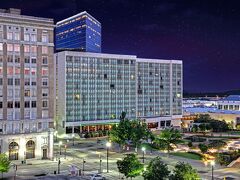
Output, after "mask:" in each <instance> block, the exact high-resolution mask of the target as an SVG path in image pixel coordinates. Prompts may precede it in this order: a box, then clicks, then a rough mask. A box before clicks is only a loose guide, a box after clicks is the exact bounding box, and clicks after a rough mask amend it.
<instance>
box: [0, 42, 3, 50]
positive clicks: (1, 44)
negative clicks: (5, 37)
mask: <svg viewBox="0 0 240 180" xmlns="http://www.w3.org/2000/svg"><path fill="white" fill-rule="evenodd" d="M0 51H3V43H0Z"/></svg>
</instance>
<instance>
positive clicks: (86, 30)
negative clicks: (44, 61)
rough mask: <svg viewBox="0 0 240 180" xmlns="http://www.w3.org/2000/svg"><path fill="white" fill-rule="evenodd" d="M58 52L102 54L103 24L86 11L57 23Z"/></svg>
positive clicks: (56, 39)
mask: <svg viewBox="0 0 240 180" xmlns="http://www.w3.org/2000/svg"><path fill="white" fill-rule="evenodd" d="M55 31H56V32H55V36H56V37H55V48H56V51H62V50H76V51H84V52H96V53H100V52H101V23H100V22H98V21H97V20H96V19H95V18H94V17H92V16H91V15H90V14H88V13H87V12H86V11H84V12H82V13H79V14H76V15H74V16H72V17H69V18H67V19H64V20H62V21H59V22H57V24H56V29H55Z"/></svg>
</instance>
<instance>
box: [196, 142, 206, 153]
mask: <svg viewBox="0 0 240 180" xmlns="http://www.w3.org/2000/svg"><path fill="white" fill-rule="evenodd" d="M198 147H199V149H200V151H201V152H202V153H203V154H205V153H206V152H207V151H208V146H207V145H205V144H199V145H198Z"/></svg>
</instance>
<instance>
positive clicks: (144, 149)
mask: <svg viewBox="0 0 240 180" xmlns="http://www.w3.org/2000/svg"><path fill="white" fill-rule="evenodd" d="M145 151H146V148H145V147H142V152H143V156H142V160H143V161H142V162H143V163H144V159H145V157H144V155H145Z"/></svg>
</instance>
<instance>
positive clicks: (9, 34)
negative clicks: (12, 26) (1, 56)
mask: <svg viewBox="0 0 240 180" xmlns="http://www.w3.org/2000/svg"><path fill="white" fill-rule="evenodd" d="M7 39H9V40H12V39H13V33H12V32H8V33H7Z"/></svg>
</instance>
